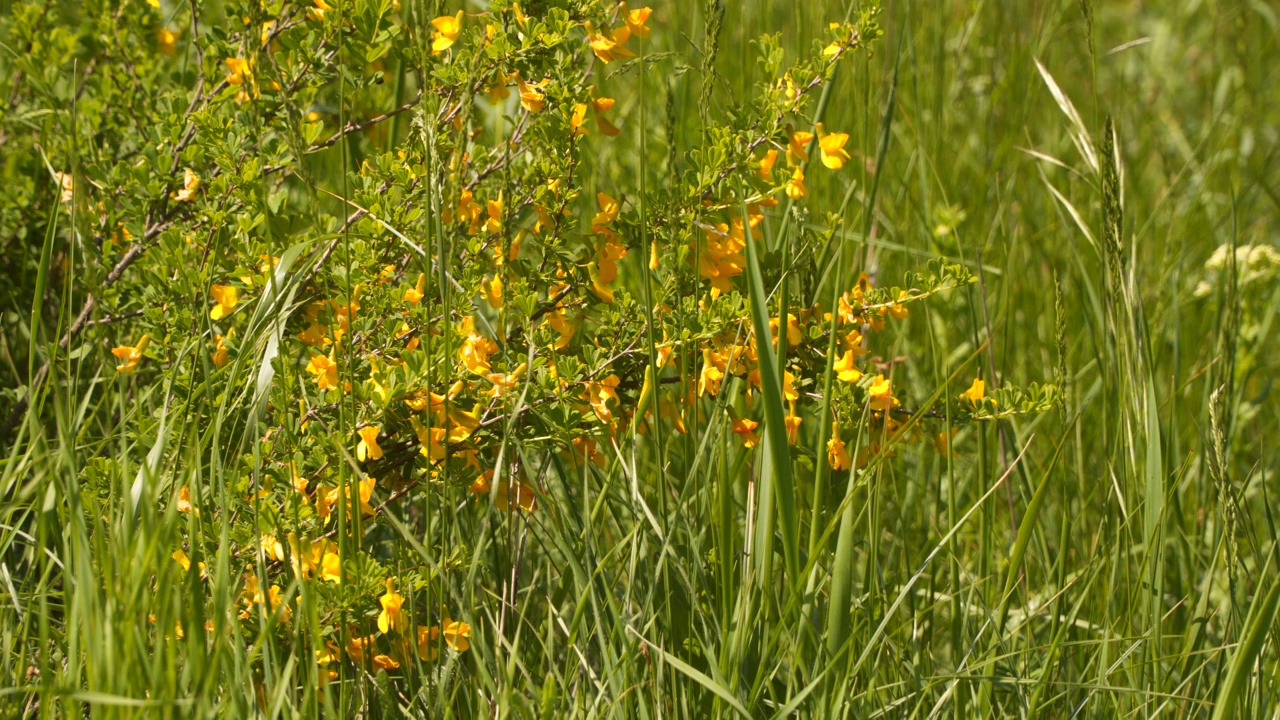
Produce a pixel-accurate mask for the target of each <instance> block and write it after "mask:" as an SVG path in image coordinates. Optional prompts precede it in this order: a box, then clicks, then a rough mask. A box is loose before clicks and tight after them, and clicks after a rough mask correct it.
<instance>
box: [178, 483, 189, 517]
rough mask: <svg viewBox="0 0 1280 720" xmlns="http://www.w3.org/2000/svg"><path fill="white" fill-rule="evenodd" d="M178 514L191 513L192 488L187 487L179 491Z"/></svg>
mask: <svg viewBox="0 0 1280 720" xmlns="http://www.w3.org/2000/svg"><path fill="white" fill-rule="evenodd" d="M178 512H184V513H185V512H191V488H189V487H187V486H186V485H183V486H182V489H181V490H179V491H178Z"/></svg>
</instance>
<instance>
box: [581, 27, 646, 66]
mask: <svg viewBox="0 0 1280 720" xmlns="http://www.w3.org/2000/svg"><path fill="white" fill-rule="evenodd" d="M586 27H587V44H588V45H589V46H590V47H591V51H592V52H594V53H595V54H596V57H598V58H600V62H602V63H604V64H606V65H608V64H609V63H611V62H613V61H614V60H619V59H621V58H628V57H634V56H635V53H633V52H631V51H630V50H628V49H627V40H630V39H631V28H629V27H627V26H626V25H624V26H622V27H619V28H614V29H613V31H612V32H611V33H609V35H608V36H606V35H604V34H602V33H598V32H594V31H593V30H592V29H591V26H590V24H588V25H587V26H586Z"/></svg>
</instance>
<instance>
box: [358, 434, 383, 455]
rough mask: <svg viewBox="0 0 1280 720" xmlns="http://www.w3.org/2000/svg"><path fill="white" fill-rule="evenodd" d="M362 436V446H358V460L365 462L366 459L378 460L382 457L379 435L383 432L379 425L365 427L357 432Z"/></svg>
mask: <svg viewBox="0 0 1280 720" xmlns="http://www.w3.org/2000/svg"><path fill="white" fill-rule="evenodd" d="M356 432H357V433H358V434H359V435H360V444H359V445H356V459H357V460H359V461H360V462H364V460H365V458H366V457H367V458H369V459H371V460H377V459H379V458H381V457H382V448H380V447H378V434H379V433H381V432H382V431H381V430H380V429H379V428H378V426H377V425H365V426H364V427H362V428H360V429H359V430H358V431H356Z"/></svg>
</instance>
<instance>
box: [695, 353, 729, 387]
mask: <svg viewBox="0 0 1280 720" xmlns="http://www.w3.org/2000/svg"><path fill="white" fill-rule="evenodd" d="M702 362H703V364H702V373H701V374H700V375H699V376H698V397H702V396H703V395H705V394H706V393H711V395H712V397H715V396H716V395H718V394H719V393H720V382H721V381H722V380H724V372H722V371H721V370H720V368H718V367H716V365H715V362H714V361H713V358H712V356H711V351H710V350H705V349H704V350H703V351H702Z"/></svg>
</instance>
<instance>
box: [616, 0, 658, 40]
mask: <svg viewBox="0 0 1280 720" xmlns="http://www.w3.org/2000/svg"><path fill="white" fill-rule="evenodd" d="M652 13H653V10H652V9H651V8H647V7H642V8H636V9H635V10H632V9H630V8H628V7H627V4H626V3H625V2H624V3H622V4H621V5H619V6H618V14H619V15H621V16H622V20H623V22H625V23H626V24H627V29H628V30H630V31H631V34H632V35H635V36H636V37H642V38H647V37H649V26H648V25H645V22H646V21H648V20H649V15H650V14H652Z"/></svg>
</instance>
